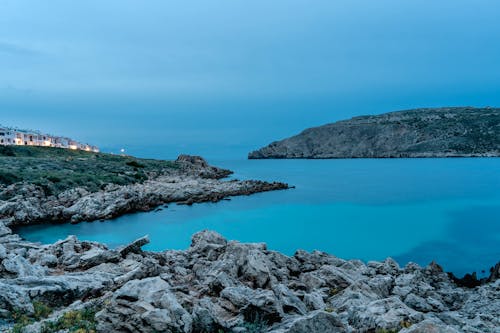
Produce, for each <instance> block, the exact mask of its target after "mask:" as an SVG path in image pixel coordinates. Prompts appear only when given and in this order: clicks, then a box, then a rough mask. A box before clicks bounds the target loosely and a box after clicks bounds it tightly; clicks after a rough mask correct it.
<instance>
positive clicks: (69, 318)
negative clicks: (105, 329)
mask: <svg viewBox="0 0 500 333" xmlns="http://www.w3.org/2000/svg"><path fill="white" fill-rule="evenodd" d="M33 308H34V309H35V311H34V314H33V315H32V316H28V315H26V314H24V313H22V312H20V311H13V313H12V318H13V319H14V322H15V324H14V327H13V328H12V330H11V333H22V332H23V330H24V328H25V327H26V326H28V325H30V324H33V323H35V322H37V321H40V320H43V319H46V318H48V317H49V316H50V314H51V313H52V312H53V309H52V308H51V307H49V306H47V305H46V304H44V303H41V302H36V301H35V302H33ZM96 313H97V309H95V308H85V309H82V310H78V311H68V312H66V313H64V314H63V315H62V316H61V317H59V319H57V320H55V321H46V322H45V323H43V325H42V328H41V332H42V333H54V332H59V331H61V330H64V331H67V332H69V333H94V332H95V331H96V322H95V314H96Z"/></svg>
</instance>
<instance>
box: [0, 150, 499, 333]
mask: <svg viewBox="0 0 500 333" xmlns="http://www.w3.org/2000/svg"><path fill="white" fill-rule="evenodd" d="M176 163H177V165H178V166H179V168H178V169H175V170H170V171H169V172H168V174H160V175H157V176H155V177H150V178H149V179H148V180H147V181H145V182H142V183H137V184H131V185H124V186H119V185H108V186H106V188H105V189H104V190H102V191H97V192H89V191H86V190H85V189H81V188H75V189H70V190H68V191H65V192H62V193H60V194H58V195H51V196H47V194H46V193H45V192H44V191H43V189H41V188H40V187H39V186H37V185H33V184H12V185H9V186H6V187H5V188H3V189H2V193H1V198H8V200H3V201H0V332H14V333H17V332H43V333H49V332H148V333H153V332H172V333H211V332H213V333H223V332H234V333H258V332H270V333H271V332H272V333H302V332H304V333H305V332H307V333H323V332H370V333H371V332H373V333H388V332H402V333H418V332H449V333H451V332H475V333H479V332H481V333H482V332H499V327H500V319H499V318H498V313H500V297H499V296H500V279H499V276H500V264H497V265H496V266H495V267H494V268H493V269H492V271H491V275H490V277H489V278H488V279H486V280H484V281H481V282H480V283H479V282H478V281H477V280H473V282H474V283H473V284H472V286H473V288H467V287H465V285H467V286H470V284H469V283H467V281H468V280H459V279H456V278H455V277H453V276H450V275H449V274H446V273H445V272H443V270H442V269H441V267H440V266H439V265H437V264H435V263H432V264H430V265H429V266H427V267H419V266H418V265H416V264H412V263H410V264H408V265H406V266H405V267H399V265H398V264H397V263H396V262H395V261H394V260H392V259H390V258H389V259H387V260H385V261H383V262H368V263H363V262H361V261H359V260H343V259H340V258H337V257H335V256H333V255H329V254H326V253H322V252H312V253H309V252H305V251H297V252H296V253H295V255H294V256H291V257H289V256H285V255H283V254H281V253H278V252H275V251H270V250H268V249H267V247H266V245H265V244H242V243H239V242H236V241H228V240H226V239H224V238H223V237H222V236H221V235H219V234H217V233H215V232H212V231H203V232H200V233H197V234H195V235H194V236H193V238H192V244H191V246H190V247H189V249H187V250H185V251H174V250H169V251H164V252H146V251H143V250H142V249H141V247H142V246H144V245H145V244H147V243H148V242H149V239H148V237H147V236H145V237H143V238H141V239H138V240H136V241H135V242H133V243H131V244H129V245H127V246H123V247H120V248H117V249H109V248H107V247H106V246H105V245H103V244H99V243H95V242H87V241H80V240H78V239H76V238H75V237H74V236H69V237H68V238H66V239H64V240H60V241H58V242H56V243H54V244H49V245H43V244H37V243H32V242H28V241H25V240H23V239H21V238H20V237H19V235H17V234H15V233H13V232H12V230H11V228H12V227H15V226H17V225H21V224H31V223H40V222H42V221H57V222H63V221H66V222H67V221H72V222H75V223H76V222H80V221H92V220H97V219H108V218H111V217H114V216H118V215H121V214H124V213H127V212H133V211H137V210H149V209H153V208H154V207H156V206H158V205H160V204H164V203H168V202H178V203H184V204H191V203H195V202H201V201H218V200H221V199H223V198H225V197H227V196H232V195H245V194H251V193H256V192H260V191H269V190H276V189H285V188H287V187H288V186H287V185H286V184H282V183H267V182H259V181H222V180H220V178H222V177H225V176H227V175H228V174H229V173H230V172H229V171H228V170H223V169H218V168H214V167H211V166H209V165H208V164H207V163H206V162H205V161H204V160H203V159H201V158H199V157H192V156H181V157H179V159H178V160H177V161H176ZM476 282H477V283H476Z"/></svg>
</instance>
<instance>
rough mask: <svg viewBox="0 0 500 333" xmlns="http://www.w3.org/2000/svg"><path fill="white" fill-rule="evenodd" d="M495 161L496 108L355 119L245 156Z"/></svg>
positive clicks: (498, 147) (499, 116) (498, 140)
mask: <svg viewBox="0 0 500 333" xmlns="http://www.w3.org/2000/svg"><path fill="white" fill-rule="evenodd" d="M486 156H487V157H491V156H500V109H498V108H472V107H455V108H434V109H415V110H407V111H399V112H391V113H385V114H381V115H376V116H362V117H355V118H352V119H349V120H343V121H339V122H336V123H332V124H327V125H324V126H320V127H314V128H309V129H306V130H305V131H303V132H302V133H300V134H298V135H296V136H293V137H291V138H287V139H284V140H281V141H277V142H273V143H271V144H270V145H268V146H266V147H264V148H261V149H259V150H256V151H254V152H251V153H250V154H249V155H248V157H249V158H251V159H262V158H311V159H314V158H397V157H486Z"/></svg>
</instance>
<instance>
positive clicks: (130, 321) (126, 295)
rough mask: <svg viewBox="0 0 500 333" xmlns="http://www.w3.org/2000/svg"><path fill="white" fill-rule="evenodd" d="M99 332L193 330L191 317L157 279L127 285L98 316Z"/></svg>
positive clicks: (186, 332) (186, 331) (159, 279)
mask: <svg viewBox="0 0 500 333" xmlns="http://www.w3.org/2000/svg"><path fill="white" fill-rule="evenodd" d="M97 320H98V322H99V325H98V331H100V332H119V331H129V332H184V333H188V332H191V330H192V318H191V315H190V314H189V313H188V312H187V311H186V310H185V309H184V308H183V307H182V306H181V305H180V304H179V302H178V301H177V298H176V297H175V295H174V294H173V293H172V292H171V291H170V285H169V284H168V283H167V282H165V281H164V280H162V279H161V278H160V277H153V278H146V279H143V280H133V281H129V282H127V283H126V284H125V285H124V286H123V287H121V288H120V289H118V290H117V291H116V292H115V293H114V295H113V298H112V299H111V303H110V305H109V306H107V307H106V308H105V309H104V310H102V311H101V312H99V313H98V314H97Z"/></svg>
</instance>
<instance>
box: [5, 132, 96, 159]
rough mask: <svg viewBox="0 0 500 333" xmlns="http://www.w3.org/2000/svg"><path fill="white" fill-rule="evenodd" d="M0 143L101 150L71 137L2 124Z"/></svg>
mask: <svg viewBox="0 0 500 333" xmlns="http://www.w3.org/2000/svg"><path fill="white" fill-rule="evenodd" d="M0 145H4V146H8V145H16V146H40V147H56V148H66V149H74V150H77V149H79V150H86V151H93V152H96V153H97V152H99V148H98V147H96V146H91V145H89V144H85V143H80V142H78V141H75V140H72V139H70V138H66V137H61V136H53V135H48V134H44V133H41V132H39V131H28V130H19V129H15V128H10V127H2V126H0Z"/></svg>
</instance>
